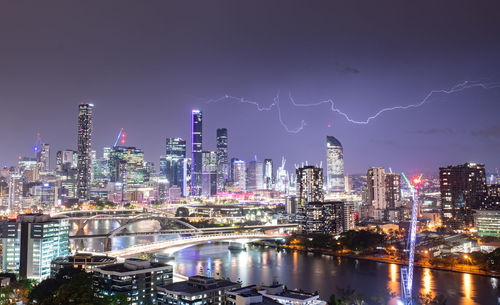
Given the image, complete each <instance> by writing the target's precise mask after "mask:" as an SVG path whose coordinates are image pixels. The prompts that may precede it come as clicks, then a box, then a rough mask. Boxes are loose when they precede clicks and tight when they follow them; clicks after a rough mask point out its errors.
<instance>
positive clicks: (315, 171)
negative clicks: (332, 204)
mask: <svg viewBox="0 0 500 305" xmlns="http://www.w3.org/2000/svg"><path fill="white" fill-rule="evenodd" d="M297 197H298V198H299V204H300V205H303V204H306V203H308V202H313V201H318V202H321V201H323V198H324V195H323V169H322V168H320V167H315V166H312V165H306V166H304V167H300V168H297Z"/></svg>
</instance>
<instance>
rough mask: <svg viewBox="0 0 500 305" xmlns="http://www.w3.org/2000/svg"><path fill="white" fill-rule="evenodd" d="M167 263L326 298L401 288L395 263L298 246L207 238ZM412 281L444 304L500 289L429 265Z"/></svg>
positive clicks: (146, 226)
mask: <svg viewBox="0 0 500 305" xmlns="http://www.w3.org/2000/svg"><path fill="white" fill-rule="evenodd" d="M118 226H119V224H118V223H117V222H114V221H106V222H103V221H100V222H89V225H88V228H87V230H86V232H87V234H101V233H104V232H106V231H107V232H109V231H110V230H112V229H114V228H117V227H118ZM155 229H157V223H155V222H142V223H137V224H134V225H132V226H130V228H129V230H130V231H133V230H141V231H153V230H155ZM165 238H168V237H160V238H158V237H156V238H154V237H136V238H129V237H127V238H125V237H123V238H116V239H114V240H113V249H117V248H122V247H127V246H129V245H131V244H135V243H141V242H146V241H153V240H158V239H165ZM170 238H172V237H170ZM73 243H74V241H73ZM85 244H86V247H88V250H95V251H102V246H103V241H102V240H100V239H92V240H88V241H86V242H85ZM208 258H210V260H211V263H210V260H208ZM171 263H172V265H174V270H175V272H177V273H180V274H184V275H186V276H190V275H195V274H199V273H200V270H202V272H206V270H211V271H212V275H213V276H215V277H229V278H231V279H232V280H234V281H236V280H238V279H240V280H241V281H242V283H243V284H244V285H245V284H260V283H265V284H269V283H271V282H272V281H273V279H277V280H279V281H281V282H283V283H285V284H286V285H287V286H288V287H289V288H303V289H305V290H309V291H319V292H320V293H321V297H322V298H323V299H325V300H327V299H328V298H329V296H330V294H332V293H338V290H337V289H338V288H347V287H348V286H349V287H351V288H353V289H355V290H356V292H359V293H363V294H365V295H368V296H371V295H377V294H378V293H380V291H384V290H385V289H389V290H390V291H392V292H395V293H396V294H399V293H400V292H399V290H400V283H399V281H400V266H398V265H395V264H383V263H375V262H370V261H364V260H357V259H347V258H333V257H330V256H322V255H313V254H305V253H301V252H297V251H285V250H280V251H276V250H275V249H272V248H260V247H252V246H250V247H248V251H241V252H230V251H229V250H228V249H227V244H224V243H210V244H208V243H207V244H204V245H199V246H193V247H189V248H185V249H182V250H181V251H179V252H177V253H176V254H175V261H172V262H171ZM208 264H211V266H210V267H209V266H208ZM414 283H415V287H414V290H415V291H419V292H420V293H423V294H430V295H432V296H435V295H437V294H441V295H445V296H447V297H448V303H447V304H453V305H455V304H456V305H476V304H481V305H483V304H485V305H486V304H497V301H496V300H497V297H498V296H499V295H500V291H499V287H498V286H499V285H498V279H496V278H489V277H483V276H476V275H470V274H461V273H454V272H446V271H438V270H431V269H428V268H423V269H421V268H416V269H415V273H414ZM393 302H394V300H393V301H392V302H391V303H390V304H394V303H393Z"/></svg>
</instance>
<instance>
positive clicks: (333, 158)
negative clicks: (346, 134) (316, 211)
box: [326, 136, 344, 192]
mask: <svg viewBox="0 0 500 305" xmlns="http://www.w3.org/2000/svg"><path fill="white" fill-rule="evenodd" d="M326 185H327V187H326V189H327V192H343V191H344V150H343V148H342V144H340V141H339V140H337V139H336V138H335V137H332V136H327V137H326Z"/></svg>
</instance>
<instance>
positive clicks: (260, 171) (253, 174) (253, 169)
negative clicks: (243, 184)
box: [247, 160, 264, 191]
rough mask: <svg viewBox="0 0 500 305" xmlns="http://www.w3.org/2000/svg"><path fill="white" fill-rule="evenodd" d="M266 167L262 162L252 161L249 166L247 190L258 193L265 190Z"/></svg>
mask: <svg viewBox="0 0 500 305" xmlns="http://www.w3.org/2000/svg"><path fill="white" fill-rule="evenodd" d="M263 181H264V166H263V164H262V162H260V161H257V160H252V161H250V162H248V165H247V190H248V191H256V190H261V189H263V188H264V183H263Z"/></svg>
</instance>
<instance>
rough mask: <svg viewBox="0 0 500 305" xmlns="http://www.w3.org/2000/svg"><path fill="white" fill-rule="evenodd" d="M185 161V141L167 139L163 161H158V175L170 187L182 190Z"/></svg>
mask: <svg viewBox="0 0 500 305" xmlns="http://www.w3.org/2000/svg"><path fill="white" fill-rule="evenodd" d="M185 159H186V141H185V140H183V139H181V138H167V141H166V154H165V156H164V159H160V174H161V175H162V176H163V177H164V178H166V179H167V180H168V182H169V185H170V187H178V188H181V189H183V187H184V162H185ZM183 194H184V193H183Z"/></svg>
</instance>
